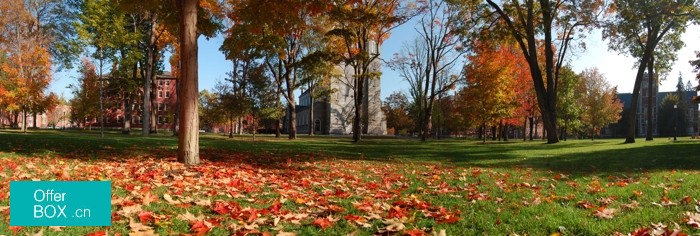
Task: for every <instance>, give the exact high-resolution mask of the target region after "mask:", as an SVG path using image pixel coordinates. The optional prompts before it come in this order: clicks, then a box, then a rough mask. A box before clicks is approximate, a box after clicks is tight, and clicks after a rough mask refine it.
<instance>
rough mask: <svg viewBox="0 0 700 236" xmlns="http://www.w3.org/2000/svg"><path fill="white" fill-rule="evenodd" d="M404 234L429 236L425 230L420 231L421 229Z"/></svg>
mask: <svg viewBox="0 0 700 236" xmlns="http://www.w3.org/2000/svg"><path fill="white" fill-rule="evenodd" d="M403 233H404V235H408V236H424V235H428V234H426V233H425V232H424V231H423V230H420V229H412V230H408V231H406V232H403Z"/></svg>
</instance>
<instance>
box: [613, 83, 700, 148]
mask: <svg viewBox="0 0 700 236" xmlns="http://www.w3.org/2000/svg"><path fill="white" fill-rule="evenodd" d="M654 80H656V78H654ZM648 82H649V76H648V74H646V73H645V74H644V77H643V78H642V86H641V88H640V94H639V95H640V96H639V101H637V104H636V106H637V114H636V116H637V123H636V124H635V127H636V128H635V131H636V136H637V137H644V136H646V132H647V126H648V124H649V119H647V118H648V117H647V115H648V112H651V117H652V122H651V123H652V125H653V128H652V130H653V131H654V133H653V134H652V135H653V136H659V128H658V120H659V119H658V118H659V114H658V109H659V106H660V105H661V102H662V101H663V100H664V98H665V97H666V96H668V95H671V94H676V93H677V92H676V91H671V92H659V87H658V86H659V83H658V81H654V82H653V85H654V86H652V87H651V88H649V86H648ZM649 89H652V97H651V99H652V103H653V104H655V105H654V106H653V108H652V109H651V111H649V110H648V109H647V102H648V99H649V94H648V91H649ZM682 95H683V96H682V97H681V99H683V100H684V101H685V104H686V105H687V106H688V107H687V111H688V112H687V114H685V116H686V119H687V121H688V127H682V128H680V129H679V135H694V134H697V133H698V104H697V103H694V102H692V99H693V98H694V97H696V96H697V92H696V91H693V90H688V89H684V91H683V92H682ZM618 97H619V98H620V101H622V103H623V106H624V110H625V111H624V112H626V111H627V108H629V107H630V106H631V103H632V94H631V93H620V94H618ZM623 116H624V114H623ZM623 120H624V117H623ZM621 125H622V126H621ZM613 126H614V127H612V126H611V128H610V129H609V130H608V133H609V134H607V136H615V137H617V136H620V135H624V132H621V131H616V130H618V129H624V124H617V125H613Z"/></svg>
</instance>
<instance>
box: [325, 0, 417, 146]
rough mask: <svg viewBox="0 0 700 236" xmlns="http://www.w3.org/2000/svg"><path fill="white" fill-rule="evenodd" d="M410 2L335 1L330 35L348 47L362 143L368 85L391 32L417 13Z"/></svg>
mask: <svg viewBox="0 0 700 236" xmlns="http://www.w3.org/2000/svg"><path fill="white" fill-rule="evenodd" d="M412 10H413V8H412V5H411V3H410V2H407V1H400V0H359V1H358V0H333V1H331V10H330V13H329V18H330V20H331V21H332V22H333V25H334V29H332V30H331V31H330V32H328V35H330V36H332V37H334V38H335V39H336V40H337V42H338V43H340V45H342V47H341V48H343V49H344V50H343V51H342V53H341V54H340V56H341V60H340V61H341V62H342V65H343V66H344V67H346V68H347V70H348V71H349V72H350V73H346V76H349V77H350V78H349V80H350V81H351V83H349V85H350V87H351V89H352V93H353V94H352V95H353V100H354V102H353V103H354V104H353V105H354V107H355V111H354V113H355V114H354V116H353V124H352V130H353V131H352V133H353V141H355V142H360V140H361V137H362V133H363V126H364V127H367V125H365V124H364V123H365V122H364V118H363V117H365V116H367V115H366V114H365V113H367V110H366V109H363V108H364V105H365V99H366V96H367V94H366V92H365V90H366V88H365V87H366V85H367V84H368V83H369V82H368V81H369V80H374V79H378V78H379V77H380V75H381V73H380V72H378V67H379V65H378V63H379V62H378V59H379V56H380V51H379V48H380V46H381V44H382V42H384V40H385V39H386V38H387V37H388V36H389V31H391V29H393V28H395V27H397V26H398V25H400V24H402V23H404V22H405V21H406V20H408V19H409V18H410V16H411V15H412V14H413V12H412Z"/></svg>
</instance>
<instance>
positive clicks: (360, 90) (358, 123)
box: [352, 68, 366, 143]
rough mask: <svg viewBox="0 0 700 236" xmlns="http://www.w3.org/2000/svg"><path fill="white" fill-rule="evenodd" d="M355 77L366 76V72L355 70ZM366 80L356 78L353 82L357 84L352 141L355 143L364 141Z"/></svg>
mask: <svg viewBox="0 0 700 236" xmlns="http://www.w3.org/2000/svg"><path fill="white" fill-rule="evenodd" d="M354 70H355V76H357V75H364V73H362V72H363V71H364V70H361V69H360V68H355V69H354ZM365 79H366V78H364V77H359V78H358V77H355V78H354V79H353V82H354V84H355V89H354V91H353V92H354V95H355V97H354V99H353V100H354V103H355V104H354V105H355V117H353V120H352V140H353V141H354V142H355V143H359V142H360V141H362V113H363V112H362V110H363V108H362V107H363V105H364V94H365Z"/></svg>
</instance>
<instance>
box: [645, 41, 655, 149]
mask: <svg viewBox="0 0 700 236" xmlns="http://www.w3.org/2000/svg"><path fill="white" fill-rule="evenodd" d="M647 69H648V70H649V79H648V81H647V135H646V141H652V140H654V107H655V106H656V104H654V100H653V99H652V97H653V96H655V95H656V94H654V89H653V88H654V85H655V83H656V80H654V54H653V52H652V55H651V57H649V63H648V65H647Z"/></svg>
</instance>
